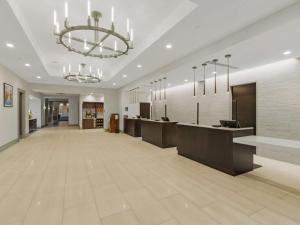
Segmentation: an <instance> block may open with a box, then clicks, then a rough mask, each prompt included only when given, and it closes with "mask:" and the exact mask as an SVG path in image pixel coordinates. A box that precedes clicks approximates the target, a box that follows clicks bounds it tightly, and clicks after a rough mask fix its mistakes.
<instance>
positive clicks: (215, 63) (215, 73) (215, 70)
mask: <svg viewBox="0 0 300 225" xmlns="http://www.w3.org/2000/svg"><path fill="white" fill-rule="evenodd" d="M218 61H219V60H217V59H214V60H213V63H214V67H215V68H214V75H215V94H217V62H218Z"/></svg>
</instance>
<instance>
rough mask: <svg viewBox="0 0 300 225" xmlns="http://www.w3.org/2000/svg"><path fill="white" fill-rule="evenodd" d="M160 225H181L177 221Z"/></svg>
mask: <svg viewBox="0 0 300 225" xmlns="http://www.w3.org/2000/svg"><path fill="white" fill-rule="evenodd" d="M159 225H180V224H179V223H178V222H177V221H176V220H169V221H167V222H164V223H162V224H159Z"/></svg>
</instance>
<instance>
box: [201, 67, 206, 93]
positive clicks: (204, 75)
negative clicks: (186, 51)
mask: <svg viewBox="0 0 300 225" xmlns="http://www.w3.org/2000/svg"><path fill="white" fill-rule="evenodd" d="M202 66H203V95H204V96H205V95H206V66H207V64H206V63H203V64H202Z"/></svg>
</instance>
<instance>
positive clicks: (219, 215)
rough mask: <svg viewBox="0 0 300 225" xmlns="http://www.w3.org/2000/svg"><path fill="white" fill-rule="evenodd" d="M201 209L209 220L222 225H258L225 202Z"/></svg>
mask: <svg viewBox="0 0 300 225" xmlns="http://www.w3.org/2000/svg"><path fill="white" fill-rule="evenodd" d="M202 209H203V211H204V212H205V213H207V214H208V215H209V216H210V217H211V218H213V219H214V220H216V221H218V222H219V223H220V224H222V225H240V224H243V225H259V223H257V222H255V221H254V220H252V219H251V218H250V217H248V216H247V215H245V214H243V213H242V212H240V211H238V210H236V209H234V208H232V207H230V206H229V205H228V204H226V203H225V202H221V201H218V202H215V203H213V204H211V205H209V206H206V207H204V208H202Z"/></svg>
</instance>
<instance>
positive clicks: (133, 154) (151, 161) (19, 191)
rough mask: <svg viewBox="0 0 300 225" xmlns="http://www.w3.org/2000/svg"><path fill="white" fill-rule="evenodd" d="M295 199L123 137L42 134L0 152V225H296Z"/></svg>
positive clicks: (298, 200)
mask: <svg viewBox="0 0 300 225" xmlns="http://www.w3.org/2000/svg"><path fill="white" fill-rule="evenodd" d="M299 207H300V197H299V196H296V195H294V194H292V193H288V192H287V191H284V190H281V189H278V188H275V187H272V186H270V185H268V184H264V183H261V182H259V181H256V180H253V178H251V177H248V176H247V175H242V176H239V177H231V176H228V175H226V174H223V173H221V172H218V171H216V170H214V169H211V168H208V167H206V166H204V165H202V164H199V163H195V162H193V161H191V160H189V159H186V158H183V157H179V156H178V155H177V153H176V151H175V148H174V149H167V150H162V149H160V148H158V147H155V146H153V145H150V144H148V143H146V142H142V141H141V140H140V139H135V138H131V137H129V136H125V135H123V134H117V135H116V134H110V133H107V132H104V131H102V130H100V131H99V130H79V129H75V128H47V129H43V130H40V131H38V132H36V133H34V134H33V135H32V136H30V137H28V138H26V139H24V140H22V141H21V142H20V143H18V144H16V145H14V146H12V147H11V148H9V149H7V150H5V151H3V152H0V224H1V225H101V224H102V225H200V224H204V225H209V224H230V225H232V224H272V225H274V224H280V225H283V224H284V225H288V224H300V214H299Z"/></svg>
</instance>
